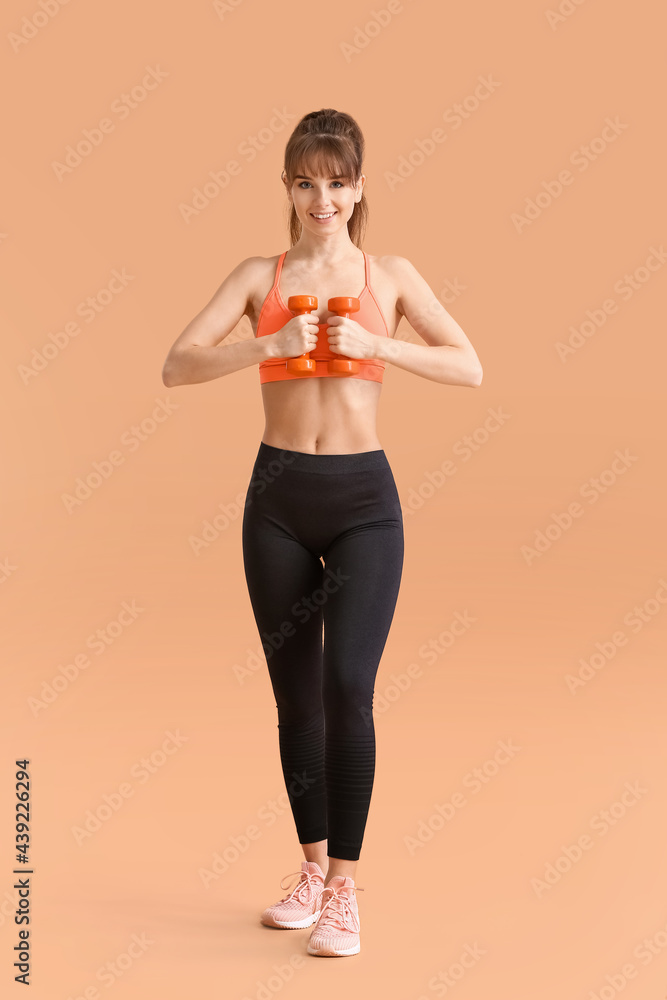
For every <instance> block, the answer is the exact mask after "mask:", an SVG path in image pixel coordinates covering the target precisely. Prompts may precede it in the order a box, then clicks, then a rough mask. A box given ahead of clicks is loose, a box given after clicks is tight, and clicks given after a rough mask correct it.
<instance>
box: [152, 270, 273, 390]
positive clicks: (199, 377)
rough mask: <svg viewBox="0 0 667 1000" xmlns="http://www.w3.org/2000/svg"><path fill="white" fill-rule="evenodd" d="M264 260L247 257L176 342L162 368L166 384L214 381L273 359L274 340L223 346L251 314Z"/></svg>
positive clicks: (259, 339)
mask: <svg viewBox="0 0 667 1000" xmlns="http://www.w3.org/2000/svg"><path fill="white" fill-rule="evenodd" d="M260 261H263V258H261V257H247V258H246V259H245V260H243V261H241V263H240V264H238V265H237V266H236V267H235V268H234V270H233V271H232V272H231V273H230V274H229V275H228V276H227V277H226V278H225V280H224V281H223V283H222V284H221V285H220V287H219V288H218V290H217V292H216V293H215V295H214V296H213V298H212V299H211V301H210V302H209V303H208V304H207V305H206V306H204V308H203V309H202V311H201V312H200V313H199V314H198V315H197V316H195V318H194V319H193V320H192V322H190V323H188V325H187V326H186V328H185V330H183V333H182V334H181V335H180V336H179V337H178V338H177V340H175V341H174V343H173V344H172V346H171V348H170V350H169V353H168V355H167V357H166V360H165V362H164V365H163V368H162V381H163V383H164V385H167V386H170V387H171V386H173V385H192V384H193V383H196V382H210V381H211V379H214V378H220V376H221V375H229V374H230V373H231V372H236V371H239V369H241V368H249V367H250V365H256V364H259V362H260V361H264V359H265V358H267V357H269V352H270V350H271V348H272V345H271V344H270V343H269V341H271V339H272V338H271V337H258V338H253V339H252V340H241V341H239V342H238V343H236V344H221V341H223V340H224V339H225V337H228V336H229V334H230V333H231V332H232V330H233V329H234V328H235V326H236V325H237V324H238V323H239V321H240V320H241V318H242V317H243V316H244V315H246V314H247V312H248V307H249V304H250V301H251V297H252V293H253V290H254V288H255V287H256V282H257V279H258V276H259V273H260V267H261V265H260Z"/></svg>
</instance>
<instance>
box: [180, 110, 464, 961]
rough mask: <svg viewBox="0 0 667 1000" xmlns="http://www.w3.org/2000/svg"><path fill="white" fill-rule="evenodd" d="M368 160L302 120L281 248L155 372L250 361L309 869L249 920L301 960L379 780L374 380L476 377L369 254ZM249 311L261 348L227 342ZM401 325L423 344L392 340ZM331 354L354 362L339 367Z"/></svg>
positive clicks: (346, 121) (350, 914)
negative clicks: (306, 362) (299, 931)
mask: <svg viewBox="0 0 667 1000" xmlns="http://www.w3.org/2000/svg"><path fill="white" fill-rule="evenodd" d="M363 153H364V139H363V136H362V133H361V131H360V129H359V126H358V125H357V123H356V122H355V121H354V119H353V118H351V117H350V116H349V115H347V114H344V113H343V112H339V111H334V110H332V109H324V110H321V111H315V112H312V113H311V114H307V115H305V116H304V117H303V118H302V119H301V121H300V122H299V124H298V125H297V126H296V128H295V129H294V132H293V133H292V135H291V137H290V139H289V141H288V143H287V147H286V150H285V159H284V170H283V173H282V180H283V183H284V184H285V189H286V193H287V198H288V203H289V209H290V219H289V230H290V242H291V248H290V249H289V250H286V251H284V252H283V253H281V254H280V255H279V256H277V257H270V258H264V257H249V258H247V259H246V260H243V261H241V263H240V264H238V265H237V267H236V268H234V270H233V271H232V272H231V273H230V274H229V275H228V277H227V278H225V280H224V281H223V283H222V284H221V286H220V288H219V289H218V290H217V292H216V293H215V295H214V296H213V298H212V299H211V301H210V302H209V303H208V305H207V306H206V307H205V308H204V309H203V310H202V311H201V312H200V313H199V315H198V316H196V317H195V319H193V320H192V322H191V323H190V324H189V325H188V326H187V327H186V328H185V330H184V331H183V333H182V334H181V335H180V337H179V338H178V339H177V340H176V342H175V343H174V345H173V347H172V348H171V350H170V351H169V354H168V356H167V359H166V361H165V364H164V369H163V375H162V377H163V381H164V384H165V385H167V386H174V385H186V384H193V383H197V382H206V381H209V380H210V379H214V378H220V377H221V376H223V375H229V374H231V373H232V372H235V371H239V370H240V369H242V368H247V367H249V366H250V365H256V364H258V365H259V376H260V384H261V389H262V399H263V403H264V411H265V416H266V425H265V428H264V434H263V436H262V440H261V442H260V445H259V451H258V453H257V457H256V460H255V464H254V466H253V470H252V475H251V479H250V483H249V486H248V491H247V495H246V503H245V509H244V517H243V527H242V546H243V559H244V567H245V575H246V581H247V586H248V591H249V596H250V601H251V604H252V608H253V613H254V617H255V620H256V623H257V627H258V629H259V633H260V636H261V639H262V644H263V648H264V651H265V653H266V660H267V666H268V670H269V674H270V678H271V684H272V687H273V693H274V695H275V699H276V708H277V713H278V736H279V750H280V759H281V765H282V770H283V775H284V779H285V784H286V787H287V792H288V796H289V801H290V804H291V808H292V815H293V817H294V822H295V826H296V831H297V834H298V838H299V843H300V845H301V848H302V849H303V854H304V857H305V861H302V862H301V871H300V872H294V873H293V874H294V875H298V876H299V880H298V882H297V883H296V885H295V886H294V888H293V890H292V891H291V892H290V893H289V894H288V895H287V896H284V897H283V898H282V899H281V900H279V901H278V902H277V903H275V904H273V905H272V906H269V907H267V909H266V910H264V912H263V913H262V915H261V918H260V919H261V920H262V923H264V924H267V925H269V926H272V927H281V928H295V927H309V926H310V925H311V924H315V927H314V928H313V931H312V933H311V935H310V939H309V942H308V949H307V950H308V953H309V954H311V955H354V954H357V952H358V951H359V911H358V907H357V901H356V896H355V889H356V888H361V887H357V886H355V881H354V879H355V874H356V867H357V861H358V859H359V855H360V851H361V845H362V840H363V834H364V829H365V826H366V820H367V817H368V810H369V805H370V800H371V791H372V787H373V780H374V774H375V730H374V725H373V716H372V702H373V689H374V684H375V677H376V674H377V670H378V666H379V663H380V658H381V655H382V652H383V650H384V646H385V643H386V639H387V636H388V633H389V628H390V625H391V622H392V618H393V615H394V609H395V605H396V600H397V597H398V591H399V585H400V580H401V574H402V569H403V520H402V512H401V506H400V502H399V497H398V492H397V489H396V484H395V482H394V477H393V474H392V470H391V468H390V465H389V462H388V460H387V457H386V455H385V452H384V451H383V449H382V445H381V444H380V441H379V440H378V436H377V430H376V418H377V409H378V402H379V398H380V391H381V388H382V377H383V373H384V368H385V366H386V364H387V363H389V364H393V365H396V366H398V367H399V368H403V369H404V370H405V371H408V372H411V373H412V374H413V375H416V376H419V377H421V378H426V379H430V380H432V381H435V382H441V383H444V384H449V385H463V386H478V385H480V383H481V381H482V368H481V365H480V362H479V359H478V357H477V354H476V353H475V350H474V349H473V347H472V345H471V343H470V341H469V340H468V338H467V337H466V335H465V334H464V332H463V330H462V329H461V327H460V326H459V325H458V323H456V322H455V321H454V320H453V319H452V317H451V316H450V315H449V314H448V313H447V312H446V310H445V309H444V308H443V306H442V304H441V303H440V302H439V300H438V299H437V298H436V296H435V295H434V293H433V292H432V291H431V289H430V287H429V286H428V284H427V283H426V281H425V280H424V279H423V278H422V277H421V276H420V275H419V274H418V272H417V271H416V270H415V268H414V267H413V266H412V264H410V262H409V261H408V260H406V259H405V258H404V257H397V256H381V257H369V255H368V254H366V253H365V251H363V250H362V249H361V246H362V241H363V234H364V229H365V222H366V217H367V203H366V198H365V195H364V190H363V189H364V184H365V181H366V177H365V175H364V174H362V172H361V171H362V161H363ZM292 295H312V296H316V297H317V302H318V304H317V308H316V309H315V310H313V311H312V312H311V313H309V314H295V313H294V312H293V311H292V310H290V309H288V307H287V302H288V300H289V298H290V296H292ZM337 296H352V297H356V298H358V299H359V304H360V309H359V310H358V311H357V312H353V313H352V315H351V316H349V318H348V317H347V316H345V315H338V314H334V313H333V311H331V312H330V311H329V309H328V307H327V306H328V301H329V299H330V298H332V297H337ZM334 305H335V304H334ZM242 316H247V317H248V318H249V320H250V322H251V324H252V327H253V332H254V339H252V340H244V341H241V342H239V343H235V344H227V345H225V344H224V343H223V342H224V340H225V337H227V336H228V334H229V333H230V332H231V331H232V330H233V329H234V328H235V327H236V325H237V323H238V322H239V320H240V319H241V317H242ZM401 316H405V317H406V319H407V321H408V322H409V323H410V325H411V326H412V327H413V328H414V329H415V330H416V332H417V333H418V334H419V335H420V336H421V338H422V339H423V340H424V341H425V344H424V345H420V344H413V343H407V342H402V341H399V340H396V339H395V333H396V328H397V326H398V323H399V320H400V318H401ZM308 353H309V355H310V359H311V361H313V362H314V365H313V366H312V367H313V370H312V371H305V372H304V371H302V372H298V371H294V370H293V369H292V368H291V367H290V359H296V358H299V357H300V356H302V355H305V354H308ZM336 359H338V360H339V361H340V360H341V359H352V360H353V361H355V362H356V365H354V366H353V367H354V368H356V370H355V371H353V372H352V373H348V374H339V373H338V372H337V371H336V370H335V369H336V365H335V364H332V362H335V361H336ZM286 877H287V876H286ZM281 884H282V883H281Z"/></svg>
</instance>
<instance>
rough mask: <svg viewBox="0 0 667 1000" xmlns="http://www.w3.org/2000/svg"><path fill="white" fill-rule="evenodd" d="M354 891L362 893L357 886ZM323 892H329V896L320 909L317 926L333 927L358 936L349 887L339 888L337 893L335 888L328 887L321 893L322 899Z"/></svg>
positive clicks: (357, 923)
mask: <svg viewBox="0 0 667 1000" xmlns="http://www.w3.org/2000/svg"><path fill="white" fill-rule="evenodd" d="M354 891H356V892H363V891H364V890H363V889H362V888H361V886H359V885H357V886H355V888H354ZM325 892H330V893H331V895H330V896H329V898H328V899H327V901H326V903H325V904H324V906H323V907H322V912H321V914H320V919H319V920H318V922H317V926H318V927H322V926H327V927H335V928H336V929H337V930H341V931H354V932H355V933H357V934H358V933H359V930H360V924H359V918H358V916H357V914H356V913H355V912H354V910H353V909H352V903H351V900H352V895H353V894H352V893H351V892H350V887H349V886H347V888H346V887H345V886H341V887H340V891H339V890H338V889H337V888H336V887H335V886H330V885H328V886H327V887H326V888H325V889H324V891H323V893H322V896H323V897H324V893H325ZM348 921H349V922H348Z"/></svg>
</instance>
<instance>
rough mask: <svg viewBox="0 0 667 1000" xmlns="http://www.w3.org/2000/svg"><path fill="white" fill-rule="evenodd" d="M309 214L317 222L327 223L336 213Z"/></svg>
mask: <svg viewBox="0 0 667 1000" xmlns="http://www.w3.org/2000/svg"><path fill="white" fill-rule="evenodd" d="M310 214H311V215H312V217H313V218H314V219H315V220H316V221H317V222H328V221H329V219H333V217H334V215H336V214H337V213H336V212H327V213H326V214H324V213H315V212H311V213H310ZM322 215H323V216H324V217H323V218H322V217H321V216H322Z"/></svg>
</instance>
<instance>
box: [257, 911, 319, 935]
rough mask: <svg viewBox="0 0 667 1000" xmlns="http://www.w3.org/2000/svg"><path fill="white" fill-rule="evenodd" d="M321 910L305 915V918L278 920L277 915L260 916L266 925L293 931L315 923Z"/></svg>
mask: <svg viewBox="0 0 667 1000" xmlns="http://www.w3.org/2000/svg"><path fill="white" fill-rule="evenodd" d="M321 912H322V911H321V910H315V912H314V913H311V914H310V915H309V916H307V917H304V919H303V920H277V919H276V918H275V917H264V916H262V917H260V918H259V919H260V922H261V923H263V924H264V926H265V927H279V928H280V929H281V930H286V931H291V930H299V928H301V927H310V925H311V924H314V923H315V922H316V921H317V920H318V919H319V916H320V913H321Z"/></svg>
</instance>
